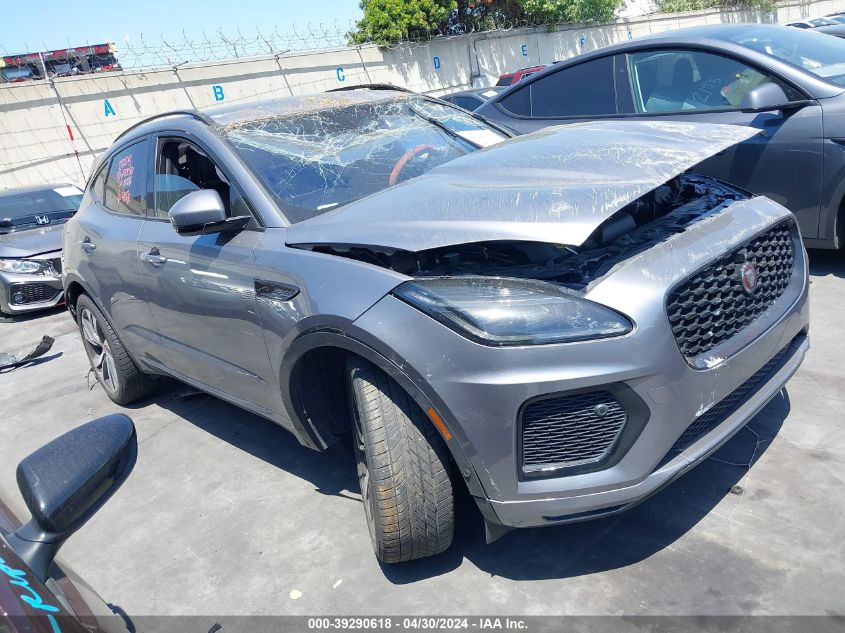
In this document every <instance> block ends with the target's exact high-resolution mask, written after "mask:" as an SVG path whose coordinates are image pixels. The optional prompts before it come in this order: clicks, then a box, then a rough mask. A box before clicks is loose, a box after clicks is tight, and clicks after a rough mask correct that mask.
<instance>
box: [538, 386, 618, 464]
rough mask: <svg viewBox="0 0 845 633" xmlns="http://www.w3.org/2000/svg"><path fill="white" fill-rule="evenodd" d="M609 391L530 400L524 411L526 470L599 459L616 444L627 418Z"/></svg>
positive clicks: (585, 462)
mask: <svg viewBox="0 0 845 633" xmlns="http://www.w3.org/2000/svg"><path fill="white" fill-rule="evenodd" d="M627 417H628V416H627V414H626V413H625V409H624V408H623V407H622V405H621V404H619V402H618V401H617V400H616V398H614V397H613V395H611V394H610V392H608V391H591V392H587V393H578V394H572V395H566V396H558V397H552V398H544V399H542V400H534V401H533V402H530V403H529V404H528V405H526V406H525V408H524V409H523V411H522V465H523V471H524V472H526V473H530V472H535V473H536V472H539V471H543V470H551V469H556V468H565V467H569V466H576V465H579V464H587V463H591V462H597V461H600V460H602V459H603V458H604V457H606V456H607V455H608V454H609V453H610V451H611V449H612V448H613V446H614V444H616V441H617V439H618V438H619V435H620V434H621V432H622V429H623V428H624V427H625V422H626V421H627Z"/></svg>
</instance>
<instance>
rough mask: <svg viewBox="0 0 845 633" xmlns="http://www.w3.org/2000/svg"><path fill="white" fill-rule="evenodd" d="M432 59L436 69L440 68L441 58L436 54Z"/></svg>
mask: <svg viewBox="0 0 845 633" xmlns="http://www.w3.org/2000/svg"><path fill="white" fill-rule="evenodd" d="M432 61H433V62H434V70H440V58H439V57H438V56H437V55H435V56H434V59H433V60H432Z"/></svg>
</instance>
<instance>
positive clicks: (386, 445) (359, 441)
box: [347, 358, 454, 563]
mask: <svg viewBox="0 0 845 633" xmlns="http://www.w3.org/2000/svg"><path fill="white" fill-rule="evenodd" d="M347 370H348V373H349V378H350V388H351V392H352V417H353V421H354V429H353V431H354V432H353V434H352V435H353V441H354V446H355V457H356V461H357V464H358V480H359V482H360V484H361V498H362V501H363V503H364V513H365V514H366V518H367V526H368V528H369V531H370V539H371V540H372V543H373V549H374V550H375V553H376V556H377V557H378V559H379V560H381V561H382V562H385V563H401V562H405V561H409V560H414V559H416V558H424V557H426V556H434V555H435V554H440V553H441V552H444V551H445V550H446V549H448V547H449V546H450V545H451V544H452V535H453V532H454V508H453V506H454V501H453V497H452V482H451V480H450V478H449V455H448V451H447V449H446V445H445V443H444V442H443V440H442V438H441V437H440V435H439V434H438V433H437V431H436V430H435V429H434V428H433V426H432V425H431V424H430V423H429V421H428V420H427V419H426V417H425V415H424V414H423V412H422V411H421V410H420V408H419V407H418V406H417V405H416V403H415V402H414V401H413V400H412V399H411V398H410V397H409V396H408V394H407V393H405V391H404V390H403V389H402V388H401V387H400V386H399V385H398V384H396V382H395V381H393V380H391V379H390V378H389V377H388V376H387V374H385V373H384V372H382V371H381V370H379V369H378V368H376V367H375V366H373V365H372V364H370V363H368V362H367V361H364V360H363V359H359V358H351V359H350V360H349V361H348V362H347Z"/></svg>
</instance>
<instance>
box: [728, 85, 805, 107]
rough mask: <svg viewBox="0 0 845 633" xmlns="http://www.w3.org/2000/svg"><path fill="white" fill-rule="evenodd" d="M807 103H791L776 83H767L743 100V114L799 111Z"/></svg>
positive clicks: (749, 93)
mask: <svg viewBox="0 0 845 633" xmlns="http://www.w3.org/2000/svg"><path fill="white" fill-rule="evenodd" d="M808 103H809V102H806V101H795V102H791V101H790V100H789V97H787V96H786V93H785V92H784V91H783V88H781V87H780V86H779V85H778V84H776V83H772V82H769V83H765V84H763V85H761V86H757V87H756V88H754V89H753V90H751V91H749V92H748V94H747V95H745V98H744V99H743V100H742V104H741V105H740V108H741V109H742V111H743V112H766V111H768V110H787V109H797V108H801V107H803V106H805V105H807V104H808Z"/></svg>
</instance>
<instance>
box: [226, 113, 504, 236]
mask: <svg viewBox="0 0 845 633" xmlns="http://www.w3.org/2000/svg"><path fill="white" fill-rule="evenodd" d="M223 133H224V135H225V136H226V137H227V138H228V140H229V141H230V142H231V143H232V145H233V146H234V147H235V150H236V151H237V152H238V153H239V154H240V155H241V157H242V158H243V159H244V160H245V161H246V163H247V164H248V165H249V166H250V167H251V168H252V170H253V171H254V172H255V173H256V175H257V176H258V177H259V178H260V179H261V181H262V183H263V184H264V185H265V186H266V187H267V189H269V191H270V192H271V193H272V195H273V197H274V198H275V199H276V202H277V203H278V204H279V206H280V208H281V209H282V211H283V212H284V213H285V215H286V216H287V217H288V219H289V220H290V221H291V222H294V223H296V222H301V221H303V220H307V219H309V218H312V217H315V216H317V215H321V214H323V213H325V212H327V211H330V210H332V209H336V208H338V207H340V206H342V205H344V204H347V203H349V202H352V201H353V200H357V199H359V198H363V197H364V196H367V195H370V194H372V193H375V192H377V191H381V190H382V189H385V188H387V187H392V186H395V185H398V184H399V183H402V182H405V181H406V180H409V179H411V178H414V177H415V176H419V175H421V174H424V173H426V172H427V171H429V170H431V169H433V168H434V167H437V166H438V165H442V164H443V163H446V162H449V161H450V160H454V159H455V158H458V157H460V156H463V155H464V154H467V153H469V152H473V151H475V150H477V149H479V148H481V147H486V146H488V145H492V144H494V143H497V142H499V141H502V140H504V139H505V138H506V137H505V135H504V134H501V133H499V132H498V131H496V130H495V129H493V128H492V127H489V126H487V125H485V124H484V123H482V122H481V121H479V120H478V119H475V118H474V117H472V116H470V115H469V114H466V113H464V112H461V111H459V110H457V109H455V108H452V107H449V106H445V105H442V104H439V103H435V102H433V101H429V100H427V99H424V98H405V99H385V100H382V101H376V102H374V103H373V102H371V103H358V104H353V105H344V106H341V107H332V108H327V109H323V110H317V111H313V110H312V111H310V112H308V113H306V114H301V115H298V116H296V115H295V116H290V115H286V116H278V117H268V118H263V119H260V120H255V121H248V122H246V123H238V124H235V125H232V126H228V127H224V128H223Z"/></svg>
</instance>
